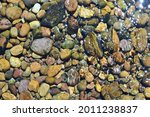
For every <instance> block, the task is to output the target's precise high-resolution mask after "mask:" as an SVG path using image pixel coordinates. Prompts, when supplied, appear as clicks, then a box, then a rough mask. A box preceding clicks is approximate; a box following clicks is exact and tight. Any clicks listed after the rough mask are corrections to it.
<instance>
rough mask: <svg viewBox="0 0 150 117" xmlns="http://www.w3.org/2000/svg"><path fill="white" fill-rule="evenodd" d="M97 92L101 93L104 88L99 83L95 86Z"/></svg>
mask: <svg viewBox="0 0 150 117" xmlns="http://www.w3.org/2000/svg"><path fill="white" fill-rule="evenodd" d="M95 88H96V91H97V92H101V91H102V86H101V85H100V84H99V83H98V82H97V83H96V85H95Z"/></svg>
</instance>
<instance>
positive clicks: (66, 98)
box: [53, 92, 70, 100]
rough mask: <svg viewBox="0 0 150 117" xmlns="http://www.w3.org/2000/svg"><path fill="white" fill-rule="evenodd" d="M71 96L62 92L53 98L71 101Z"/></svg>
mask: <svg viewBox="0 0 150 117" xmlns="http://www.w3.org/2000/svg"><path fill="white" fill-rule="evenodd" d="M69 97H70V95H69V94H68V93H66V92H61V93H59V94H57V95H54V96H53V100H69Z"/></svg>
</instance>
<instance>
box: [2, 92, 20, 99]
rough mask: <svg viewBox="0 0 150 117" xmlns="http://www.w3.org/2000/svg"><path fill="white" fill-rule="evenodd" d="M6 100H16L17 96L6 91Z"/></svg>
mask: <svg viewBox="0 0 150 117" xmlns="http://www.w3.org/2000/svg"><path fill="white" fill-rule="evenodd" d="M2 97H3V99H4V100H16V99H17V98H16V97H15V95H13V94H12V93H9V92H6V93H3V94H2Z"/></svg>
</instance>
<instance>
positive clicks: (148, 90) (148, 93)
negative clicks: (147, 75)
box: [144, 87, 150, 99]
mask: <svg viewBox="0 0 150 117" xmlns="http://www.w3.org/2000/svg"><path fill="white" fill-rule="evenodd" d="M144 95H145V97H146V98H148V99H149V98H150V87H147V88H145V90H144Z"/></svg>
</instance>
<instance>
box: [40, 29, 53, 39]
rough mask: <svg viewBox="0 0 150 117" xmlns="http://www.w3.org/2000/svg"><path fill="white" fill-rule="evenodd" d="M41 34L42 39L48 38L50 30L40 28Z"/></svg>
mask: <svg viewBox="0 0 150 117" xmlns="http://www.w3.org/2000/svg"><path fill="white" fill-rule="evenodd" d="M41 33H42V36H43V37H49V36H50V35H51V30H50V29H49V28H46V27H41Z"/></svg>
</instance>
